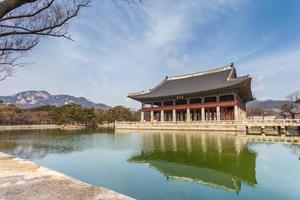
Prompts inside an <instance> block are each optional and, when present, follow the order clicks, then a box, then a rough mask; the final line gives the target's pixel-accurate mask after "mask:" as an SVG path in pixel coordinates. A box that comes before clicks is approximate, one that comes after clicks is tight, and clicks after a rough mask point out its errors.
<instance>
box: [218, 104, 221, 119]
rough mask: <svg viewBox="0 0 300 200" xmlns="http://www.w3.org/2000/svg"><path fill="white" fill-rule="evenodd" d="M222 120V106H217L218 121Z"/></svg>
mask: <svg viewBox="0 0 300 200" xmlns="http://www.w3.org/2000/svg"><path fill="white" fill-rule="evenodd" d="M220 120H221V113H220V106H217V121H220Z"/></svg>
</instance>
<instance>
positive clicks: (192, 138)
mask: <svg viewBox="0 0 300 200" xmlns="http://www.w3.org/2000/svg"><path fill="white" fill-rule="evenodd" d="M141 148H142V150H141V153H140V155H137V156H134V157H132V158H131V159H130V160H129V161H131V162H145V163H149V164H150V166H151V167H154V168H156V169H157V170H159V171H160V172H161V173H163V174H164V175H165V176H166V177H167V179H169V178H172V179H180V180H185V181H192V182H196V183H200V184H204V185H208V186H210V187H215V188H222V189H225V190H229V191H235V192H239V191H240V190H241V183H242V182H243V183H247V184H248V185H250V186H255V185H256V184H257V182H256V178H255V159H256V154H255V153H254V152H252V151H250V150H249V149H248V148H247V146H246V140H244V139H241V138H237V137H229V136H225V135H216V134H204V133H203V134H202V133H197V134H193V133H162V134H155V133H153V134H144V135H143V139H142V147H141Z"/></svg>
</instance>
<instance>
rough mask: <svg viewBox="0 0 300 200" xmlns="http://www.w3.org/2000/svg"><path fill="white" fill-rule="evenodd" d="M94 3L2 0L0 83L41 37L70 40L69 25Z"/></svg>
mask: <svg viewBox="0 0 300 200" xmlns="http://www.w3.org/2000/svg"><path fill="white" fill-rule="evenodd" d="M90 1H91V0H0V81H1V80H4V79H5V78H7V77H8V76H11V75H13V72H14V68H13V67H15V66H18V65H22V63H20V61H19V59H20V58H22V57H23V56H24V55H26V52H27V51H29V50H31V49H32V48H33V47H35V46H36V45H37V44H38V43H39V41H40V39H41V37H45V36H49V37H60V38H66V39H71V37H70V35H68V22H69V21H70V20H71V19H72V18H74V17H75V16H77V15H78V13H79V10H80V9H81V8H82V7H86V6H88V4H89V3H90Z"/></svg>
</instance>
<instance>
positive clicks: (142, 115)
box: [141, 111, 145, 122]
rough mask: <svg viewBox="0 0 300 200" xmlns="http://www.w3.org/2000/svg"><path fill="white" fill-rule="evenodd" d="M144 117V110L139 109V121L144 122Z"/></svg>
mask: <svg viewBox="0 0 300 200" xmlns="http://www.w3.org/2000/svg"><path fill="white" fill-rule="evenodd" d="M144 118H145V114H144V111H141V122H144V120H145V119H144Z"/></svg>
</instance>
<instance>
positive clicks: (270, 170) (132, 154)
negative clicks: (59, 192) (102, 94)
mask: <svg viewBox="0 0 300 200" xmlns="http://www.w3.org/2000/svg"><path fill="white" fill-rule="evenodd" d="M0 151H2V152H5V153H8V154H11V155H14V156H17V157H20V158H25V159H28V160H31V161H33V162H35V163H38V164H40V165H43V166H45V167H48V168H51V169H54V170H56V171H59V172H62V173H64V174H66V175H69V176H71V177H74V178H76V179H79V180H81V181H84V182H87V183H90V184H93V185H96V186H101V187H106V188H109V189H112V190H114V191H117V192H120V193H123V194H126V195H129V196H131V197H134V198H137V199H155V200H158V199H251V200H252V199H256V200H258V199H295V200H296V199H300V173H299V172H300V160H299V157H300V146H299V145H290V144H279V143H250V142H247V140H246V139H245V138H244V137H235V136H229V135H224V134H218V133H201V132H144V131H131V132H122V133H94V132H86V131H79V132H63V131H17V132H7V133H0Z"/></svg>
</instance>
